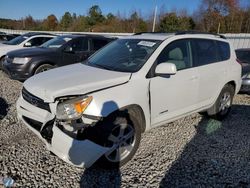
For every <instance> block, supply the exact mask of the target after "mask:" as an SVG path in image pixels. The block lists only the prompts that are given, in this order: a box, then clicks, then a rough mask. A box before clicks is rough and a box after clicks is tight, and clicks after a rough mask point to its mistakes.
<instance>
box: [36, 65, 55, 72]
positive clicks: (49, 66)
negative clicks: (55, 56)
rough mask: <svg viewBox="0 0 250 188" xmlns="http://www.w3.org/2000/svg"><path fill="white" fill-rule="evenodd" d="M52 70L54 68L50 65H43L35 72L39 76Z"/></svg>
mask: <svg viewBox="0 0 250 188" xmlns="http://www.w3.org/2000/svg"><path fill="white" fill-rule="evenodd" d="M52 68H53V66H52V65H50V64H43V65H40V66H39V67H38V68H37V69H36V71H35V73H34V74H38V73H41V72H45V71H47V70H50V69H52Z"/></svg>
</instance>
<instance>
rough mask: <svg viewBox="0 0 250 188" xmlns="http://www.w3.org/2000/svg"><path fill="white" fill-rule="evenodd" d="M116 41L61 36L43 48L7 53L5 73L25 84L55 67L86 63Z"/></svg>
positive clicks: (101, 38)
mask: <svg viewBox="0 0 250 188" xmlns="http://www.w3.org/2000/svg"><path fill="white" fill-rule="evenodd" d="M53 37H54V36H53ZM50 39H51V38H50ZM114 39H115V38H113V37H104V36H98V35H63V36H58V37H55V38H53V39H51V40H48V41H47V42H45V43H43V44H42V45H41V46H39V47H36V48H28V49H24V48H23V49H19V50H14V51H11V52H9V53H7V55H6V57H5V58H4V60H3V63H2V64H3V70H4V71H5V72H6V73H7V74H8V75H9V76H10V77H11V78H13V79H16V80H21V81H23V80H26V79H27V78H29V77H31V76H33V75H34V74H38V73H40V72H43V71H47V70H49V69H52V68H55V67H60V66H64V65H69V64H73V63H77V62H82V61H84V60H86V59H87V58H88V57H89V56H90V55H92V54H93V53H94V52H95V51H97V50H99V49H100V48H102V47H103V46H105V45H106V44H108V43H109V42H111V41H112V40H114Z"/></svg>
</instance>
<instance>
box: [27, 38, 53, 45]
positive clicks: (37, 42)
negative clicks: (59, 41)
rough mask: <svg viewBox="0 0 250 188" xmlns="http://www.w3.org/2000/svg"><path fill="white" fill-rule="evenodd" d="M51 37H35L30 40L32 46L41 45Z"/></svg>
mask: <svg viewBox="0 0 250 188" xmlns="http://www.w3.org/2000/svg"><path fill="white" fill-rule="evenodd" d="M50 39H51V38H49V37H35V38H33V39H30V40H29V41H28V42H30V44H31V46H40V45H41V44H43V43H45V42H46V41H48V40H50Z"/></svg>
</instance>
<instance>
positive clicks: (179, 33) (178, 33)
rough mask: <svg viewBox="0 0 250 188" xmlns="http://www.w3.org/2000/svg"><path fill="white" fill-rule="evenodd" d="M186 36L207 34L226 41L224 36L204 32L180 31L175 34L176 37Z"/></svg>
mask: <svg viewBox="0 0 250 188" xmlns="http://www.w3.org/2000/svg"><path fill="white" fill-rule="evenodd" d="M184 34H207V35H214V36H218V37H220V38H223V39H226V37H225V36H224V35H221V34H218V33H209V32H203V31H192V30H191V31H178V32H176V33H175V35H184Z"/></svg>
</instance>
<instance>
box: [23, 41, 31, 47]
mask: <svg viewBox="0 0 250 188" xmlns="http://www.w3.org/2000/svg"><path fill="white" fill-rule="evenodd" d="M23 46H24V47H31V46H32V45H31V43H30V42H26V43H25V44H24V45H23Z"/></svg>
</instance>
